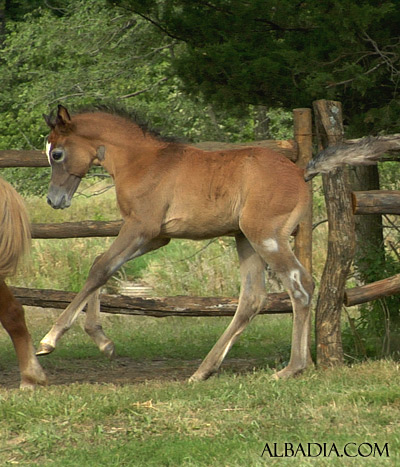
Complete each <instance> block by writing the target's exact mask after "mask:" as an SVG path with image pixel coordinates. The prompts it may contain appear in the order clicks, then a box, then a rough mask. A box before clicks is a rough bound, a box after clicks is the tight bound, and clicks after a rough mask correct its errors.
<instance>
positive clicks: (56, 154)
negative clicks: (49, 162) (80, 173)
mask: <svg viewBox="0 0 400 467" xmlns="http://www.w3.org/2000/svg"><path fill="white" fill-rule="evenodd" d="M51 157H52V158H53V160H54V161H56V162H61V161H62V160H63V159H64V157H65V155H64V151H60V150H59V149H55V150H54V151H52V152H51Z"/></svg>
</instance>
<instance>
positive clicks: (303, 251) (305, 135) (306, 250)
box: [293, 109, 313, 348]
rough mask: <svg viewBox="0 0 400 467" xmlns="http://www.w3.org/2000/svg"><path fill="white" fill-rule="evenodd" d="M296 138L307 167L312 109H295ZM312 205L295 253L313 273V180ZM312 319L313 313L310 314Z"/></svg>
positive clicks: (302, 163) (300, 159) (301, 161)
mask: <svg viewBox="0 0 400 467" xmlns="http://www.w3.org/2000/svg"><path fill="white" fill-rule="evenodd" d="M293 123H294V139H295V141H296V143H297V151H298V153H297V154H298V155H297V161H296V164H297V165H298V166H299V167H301V168H303V169H304V168H305V167H306V165H307V164H308V162H309V161H310V159H311V158H312V115H311V109H294V110H293ZM307 185H308V189H309V193H310V199H311V202H310V206H309V209H308V212H307V214H306V216H305V217H304V219H303V220H302V221H301V222H300V224H299V228H298V231H297V233H296V236H295V240H294V253H295V255H296V256H297V258H298V260H299V261H300V263H301V264H302V265H303V266H304V267H305V268H306V269H307V271H309V273H310V274H312V196H313V193H312V182H308V183H307ZM310 320H311V315H310ZM309 329H310V332H309V335H308V347H309V348H311V326H310V327H309Z"/></svg>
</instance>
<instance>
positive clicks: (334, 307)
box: [313, 100, 355, 367]
mask: <svg viewBox="0 0 400 467" xmlns="http://www.w3.org/2000/svg"><path fill="white" fill-rule="evenodd" d="M313 105H314V113H315V119H316V129H317V135H318V139H319V144H320V146H322V147H327V146H331V145H334V144H337V143H339V142H340V141H342V140H343V133H344V131H343V121H342V107H341V104H340V102H334V101H326V100H319V101H316V102H314V104H313ZM322 181H323V187H324V195H325V203H326V209H327V214H328V223H329V233H328V252H327V258H326V263H325V268H324V271H323V274H322V279H321V284H320V293H319V297H318V301H317V307H316V312H315V331H316V343H317V363H318V364H319V365H320V366H322V367H328V366H333V365H340V364H341V363H342V362H343V349H342V337H341V327H340V317H341V310H342V307H343V299H344V291H345V284H346V278H347V276H348V273H349V269H350V265H351V262H352V260H353V257H354V250H355V234H354V216H353V212H352V203H351V196H350V193H351V192H350V188H349V183H348V177H347V173H346V170H345V169H343V168H338V169H335V170H334V171H332V172H331V173H330V174H327V175H323V176H322Z"/></svg>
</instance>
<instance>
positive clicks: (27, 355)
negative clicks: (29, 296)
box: [0, 281, 47, 389]
mask: <svg viewBox="0 0 400 467" xmlns="http://www.w3.org/2000/svg"><path fill="white" fill-rule="evenodd" d="M0 322H1V324H2V325H3V327H4V329H5V330H6V331H7V333H8V334H9V336H10V337H11V340H12V342H13V344H14V347H15V352H16V354H17V359H18V365H19V369H20V372H21V384H20V387H21V389H33V388H34V387H35V385H36V384H40V385H44V384H46V383H47V379H46V375H45V373H44V371H43V369H42V367H41V366H40V364H39V362H38V360H37V358H36V356H35V351H34V347H33V343H32V339H31V336H30V334H29V332H28V329H27V327H26V322H25V316H24V310H23V308H22V305H21V304H20V303H19V302H18V301H17V300H16V299H15V298H14V296H13V295H12V293H11V291H10V289H9V288H8V287H7V285H6V283H5V282H4V281H1V282H0Z"/></svg>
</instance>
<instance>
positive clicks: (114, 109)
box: [49, 103, 184, 143]
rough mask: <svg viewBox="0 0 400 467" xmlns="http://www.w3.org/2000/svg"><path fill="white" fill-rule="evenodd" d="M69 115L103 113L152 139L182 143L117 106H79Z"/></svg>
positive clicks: (135, 113) (72, 109)
mask: <svg viewBox="0 0 400 467" xmlns="http://www.w3.org/2000/svg"><path fill="white" fill-rule="evenodd" d="M70 111H71V115H72V116H73V115H78V114H82V113H92V112H105V113H108V114H112V115H117V116H119V117H122V118H125V119H126V120H129V121H131V122H134V123H136V125H138V126H139V127H140V129H141V130H142V131H143V133H147V134H149V135H151V136H153V137H154V138H157V139H158V140H159V141H164V142H166V143H183V142H184V141H183V139H182V138H178V137H175V136H164V135H163V134H162V132H161V131H160V130H158V129H156V128H153V127H152V126H151V125H150V124H149V122H148V121H147V120H145V119H144V118H143V117H142V116H141V115H140V114H139V113H138V112H137V111H135V110H128V109H127V108H126V107H123V106H119V105H117V104H114V103H112V104H104V103H99V104H93V105H90V106H80V107H71V110H70ZM49 118H50V120H51V121H53V122H54V123H55V115H54V111H52V112H51V113H50V116H49Z"/></svg>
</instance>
